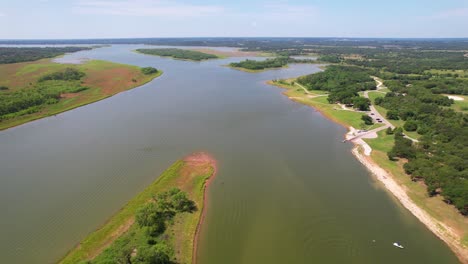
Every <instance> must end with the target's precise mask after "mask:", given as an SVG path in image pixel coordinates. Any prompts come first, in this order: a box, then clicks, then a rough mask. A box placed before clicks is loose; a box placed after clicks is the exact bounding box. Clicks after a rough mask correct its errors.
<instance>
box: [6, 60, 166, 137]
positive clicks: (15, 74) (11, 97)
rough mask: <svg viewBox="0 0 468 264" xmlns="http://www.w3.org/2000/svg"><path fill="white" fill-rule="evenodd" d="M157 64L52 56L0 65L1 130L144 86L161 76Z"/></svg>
mask: <svg viewBox="0 0 468 264" xmlns="http://www.w3.org/2000/svg"><path fill="white" fill-rule="evenodd" d="M161 74H162V72H161V71H158V70H156V69H154V68H151V67H147V68H139V67H137V66H131V65H124V64H118V63H112V62H107V61H98V60H94V61H86V62H84V63H83V64H60V63H55V62H53V61H52V60H51V59H41V60H38V61H33V62H21V63H10V64H1V65H0V130H2V129H6V128H9V127H13V126H17V125H20V124H23V123H26V122H29V121H32V120H35V119H39V118H43V117H47V116H51V115H55V114H57V113H61V112H64V111H68V110H70V109H73V108H76V107H79V106H82V105H86V104H89V103H92V102H95V101H98V100H102V99H104V98H107V97H110V96H112V95H115V94H117V93H120V92H123V91H126V90H129V89H132V88H135V87H138V86H141V85H143V84H145V83H147V82H149V81H151V80H153V79H154V78H156V77H158V76H160V75H161Z"/></svg>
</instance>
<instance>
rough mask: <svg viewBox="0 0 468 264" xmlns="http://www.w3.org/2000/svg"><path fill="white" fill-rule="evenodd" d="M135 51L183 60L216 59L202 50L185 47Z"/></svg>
mask: <svg viewBox="0 0 468 264" xmlns="http://www.w3.org/2000/svg"><path fill="white" fill-rule="evenodd" d="M136 51H137V52H140V53H143V54H149V55H156V56H162V57H172V58H175V59H183V60H194V61H202V60H208V59H217V58H218V56H216V55H213V54H208V53H204V52H199V51H195V50H185V49H175V48H167V49H137V50H136Z"/></svg>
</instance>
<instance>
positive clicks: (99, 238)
mask: <svg viewBox="0 0 468 264" xmlns="http://www.w3.org/2000/svg"><path fill="white" fill-rule="evenodd" d="M202 166H204V167H203V168H202V169H200V168H197V167H193V168H192V167H190V165H188V163H187V161H184V160H179V161H177V162H175V163H174V164H173V165H171V166H170V167H169V168H168V169H167V170H166V171H164V172H163V173H162V174H161V175H160V176H159V177H158V178H157V179H156V180H155V181H154V182H153V183H152V184H151V185H150V186H148V187H147V188H146V189H144V190H143V191H142V192H141V193H139V194H138V195H136V196H135V197H134V198H133V199H132V200H130V201H129V202H128V203H127V204H126V205H125V206H124V207H123V208H122V209H121V210H120V211H119V212H118V213H116V214H115V215H114V216H112V217H111V218H110V219H109V220H108V221H107V222H106V223H105V224H104V225H103V226H102V227H101V228H99V229H98V230H96V231H95V232H93V233H91V234H90V235H88V236H87V237H86V238H85V239H83V240H82V241H81V243H80V244H79V246H77V247H76V248H74V249H73V250H72V251H70V252H69V253H68V254H67V255H66V256H65V257H64V258H63V259H62V260H61V261H60V263H79V262H80V261H83V260H89V259H93V258H94V257H96V256H98V255H100V254H101V253H102V251H103V250H104V249H105V248H108V247H109V246H111V245H113V243H114V241H115V240H116V239H117V238H118V237H120V236H124V235H132V233H133V232H131V230H132V229H131V227H132V225H133V220H134V215H135V213H136V211H137V210H138V209H139V208H140V207H141V206H142V205H144V204H146V203H147V202H148V201H149V200H150V199H151V198H152V197H153V195H155V194H157V193H161V192H164V191H167V190H170V189H171V188H174V187H177V188H179V189H181V190H182V191H185V192H187V193H188V196H189V199H191V200H193V201H194V202H195V203H196V205H197V208H198V210H197V211H195V212H194V213H180V214H178V215H177V216H176V219H175V220H174V224H173V225H171V226H169V227H168V228H167V229H166V231H165V232H164V233H163V235H162V236H164V237H167V238H168V241H170V242H171V244H173V247H174V251H175V256H174V257H175V258H177V261H178V263H191V261H192V251H193V241H194V238H195V233H196V229H197V225H198V222H199V220H200V217H201V213H202V209H203V196H204V188H205V182H206V180H207V179H208V178H209V177H210V176H212V174H213V172H214V169H213V164H209V165H207V164H203V165H202ZM207 166H209V168H206V167H207ZM194 168H195V169H194ZM187 169H189V170H190V169H192V171H190V172H189V173H188V174H187V173H182V171H183V170H187ZM197 169H198V170H197ZM124 227H126V229H127V230H130V231H127V232H124V233H122V234H118V236H117V237H116V233H119V230H122V229H125V228H124ZM124 231H125V230H124ZM131 239H136V240H138V237H136V238H135V237H132V238H131ZM176 242H177V245H174V244H176Z"/></svg>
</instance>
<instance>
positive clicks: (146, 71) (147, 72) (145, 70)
mask: <svg viewBox="0 0 468 264" xmlns="http://www.w3.org/2000/svg"><path fill="white" fill-rule="evenodd" d="M141 72H142V73H143V74H145V75H151V74H154V73H157V72H158V70H157V69H156V68H153V67H144V68H141Z"/></svg>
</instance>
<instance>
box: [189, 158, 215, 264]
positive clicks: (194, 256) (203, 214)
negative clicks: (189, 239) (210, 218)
mask: <svg viewBox="0 0 468 264" xmlns="http://www.w3.org/2000/svg"><path fill="white" fill-rule="evenodd" d="M208 156H209V155H208ZM209 157H210V158H212V157H211V156H209ZM212 165H213V172H212V174H211V176H210V177H209V178H208V179H207V180H206V181H205V183H204V184H203V208H202V209H201V214H200V218H199V219H198V223H197V228H196V230H195V236H194V237H193V248H192V264H195V263H197V254H198V253H197V252H198V240H199V239H200V233H201V227H202V226H203V223H204V222H205V217H206V211H207V210H208V209H207V208H208V192H207V190H208V188H209V187H210V185H211V184H212V183H213V180H214V179H215V178H216V175H217V174H218V163H217V161H216V160H215V159H213V158H212Z"/></svg>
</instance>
